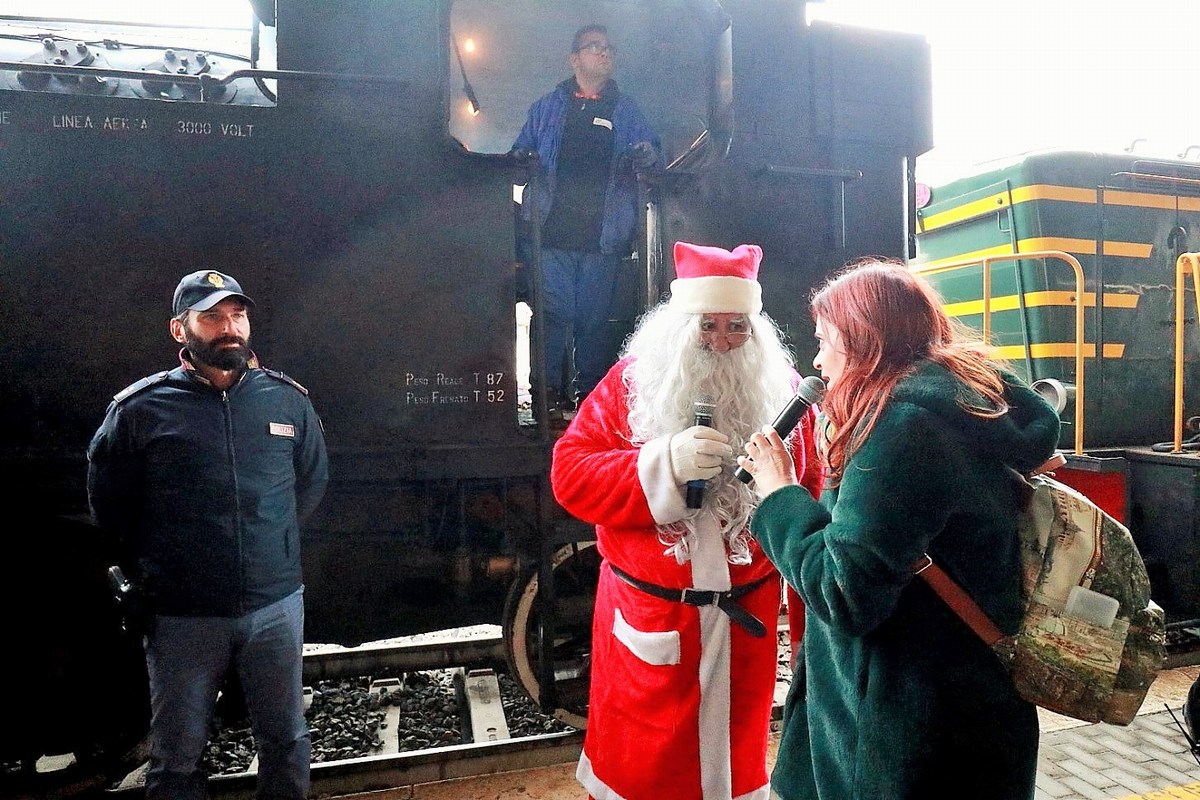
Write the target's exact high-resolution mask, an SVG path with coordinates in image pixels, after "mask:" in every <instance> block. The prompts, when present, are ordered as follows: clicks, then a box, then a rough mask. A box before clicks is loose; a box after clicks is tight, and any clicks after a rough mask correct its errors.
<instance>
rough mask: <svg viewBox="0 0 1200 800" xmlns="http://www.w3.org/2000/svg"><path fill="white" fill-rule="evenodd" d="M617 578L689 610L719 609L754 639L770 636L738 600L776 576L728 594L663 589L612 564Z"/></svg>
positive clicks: (610, 565) (744, 585)
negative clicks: (692, 608)
mask: <svg viewBox="0 0 1200 800" xmlns="http://www.w3.org/2000/svg"><path fill="white" fill-rule="evenodd" d="M608 566H609V567H610V568H611V569H612V571H613V574H614V575H616V576H617V577H618V578H620V579H621V580H623V581H625V582H626V583H628V584H629V585H630V586H632V587H633V588H635V589H638V590H640V591H643V592H645V593H646V594H648V595H653V596H654V597H658V598H660V599H662V600H671V601H673V602H676V603H683V604H684V605H688V606H716V607H717V608H719V609H721V610H722V611H724V612H725V613H726V614H728V615H729V618H730V619H731V620H733V621H734V622H736V623H737V624H738V625H741V626H742V627H743V628H745V629H746V630H747V631H748V632H749V633H750V635H751V636H755V637H758V638H760V639H761V638H762V637H764V636H766V635H767V626H766V625H764V624H763V623H762V620H760V619H759V618H758V617H756V616H754V615H753V614H751V613H750V612H749V611H747V610H746V609H744V608H742V607H741V606H740V605H738V604H737V599H738V598H739V597H743V596H745V595H747V594H750V592H753V591H754V590H755V589H757V588H758V587H760V586H762V585H763V584H764V583H766V582H767V581H769V580H771V578H772V577H774V576H772V575H764V576H763V577H761V578H759V579H758V580H756V581H751V582H750V583H743V584H742V585H741V586H734V587H733V588H732V589H730V590H728V591H725V592H718V591H714V590H712V589H690V588H689V589H670V588H667V587H666V586H659V585H658V584H656V583H647V582H646V581H643V580H640V579H638V578H635V577H633V576H632V575H630V574H629V573H628V572H625V571H624V570H622V569H619V568H618V567H616V566H615V565H614V564H612V563H611V562H609V565H608Z"/></svg>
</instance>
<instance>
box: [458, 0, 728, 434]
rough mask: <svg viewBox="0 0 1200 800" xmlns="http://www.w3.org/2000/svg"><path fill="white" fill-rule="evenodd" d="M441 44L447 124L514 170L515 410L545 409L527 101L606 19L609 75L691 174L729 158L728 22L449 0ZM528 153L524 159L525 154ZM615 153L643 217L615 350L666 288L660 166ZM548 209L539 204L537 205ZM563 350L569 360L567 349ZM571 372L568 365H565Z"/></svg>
mask: <svg viewBox="0 0 1200 800" xmlns="http://www.w3.org/2000/svg"><path fill="white" fill-rule="evenodd" d="M448 16H449V31H448V36H449V42H448V44H447V46H446V48H445V51H446V52H445V62H444V70H445V75H446V86H447V87H448V88H447V93H446V120H447V131H448V133H449V135H450V137H451V138H452V139H453V141H454V142H455V143H456V144H457V145H459V146H461V147H462V148H463V149H464V150H466V151H467V152H468V153H471V154H478V155H479V156H481V157H483V158H484V159H488V158H489V157H490V159H493V160H499V161H502V162H505V163H507V165H508V166H510V167H516V169H515V170H514V177H513V183H514V186H513V210H514V242H513V248H514V254H513V259H512V264H513V272H514V290H515V296H516V301H517V311H516V319H515V325H516V330H517V365H516V366H517V391H518V400H519V402H518V419H519V421H520V422H521V423H522V425H528V424H531V423H533V422H534V420H535V419H538V418H540V419H545V416H544V415H542V414H541V413H535V412H534V406H536V407H537V408H538V410H539V411H540V410H543V409H542V406H541V405H540V404H541V403H542V402H544V397H545V395H544V393H542V392H539V393H538V395H537V396H535V395H533V394H532V393H531V391H532V389H533V388H534V387H539V386H541V384H542V381H541V376H542V375H543V374H544V371H545V366H544V365H545V358H544V356H543V355H542V354H541V352H540V350H539V347H538V338H539V336H538V334H539V331H540V330H541V319H540V312H541V306H542V303H541V302H540V298H541V296H542V285H541V280H540V267H539V265H540V263H541V240H540V228H539V225H540V223H541V218H540V216H541V215H539V214H531V213H528V212H527V211H524V212H523V210H522V202H523V201H525V200H527V199H529V197H530V196H531V195H532V192H531V191H530V190H529V189H530V186H531V185H532V184H533V183H534V182H536V181H539V180H549V181H552V180H553V176H552V175H547V174H546V173H545V170H544V169H543V165H542V164H540V163H539V162H538V158H537V157H536V154H530V153H525V154H518V153H516V152H514V151H513V147H514V142H515V141H516V139H517V136H518V133H519V132H520V131H521V129H522V127H523V125H524V124H525V121H526V114H527V111H528V109H529V108H530V106H531V105H532V104H533V103H534V102H535V101H536V100H537V99H538V98H540V97H542V96H543V95H545V94H547V93H548V92H550V91H551V90H552V89H553V88H554V87H555V86H556V85H557V84H559V83H560V82H561V81H563V80H565V79H568V78H570V77H571V70H570V66H569V61H568V59H569V55H570V53H569V51H570V46H571V41H572V38H573V36H574V34H575V32H576V30H578V29H579V28H580V27H582V26H583V25H587V24H592V23H596V24H601V25H604V26H605V27H606V28H607V30H608V36H609V39H610V42H611V43H612V44H613V46H614V47H615V48H616V50H615V52H614V53H613V58H614V60H615V73H614V76H613V78H614V80H615V81H616V83H617V85H618V87H619V90H620V92H621V94H622V95H625V96H627V97H630V98H632V99H633V100H634V101H635V103H636V104H637V105H638V107H639V108H640V110H641V111H642V113H643V114H644V115H645V117H646V118H647V120H648V121H649V123H650V125H651V127H652V128H653V129H654V131H655V133H656V134H657V135H658V137H659V139H660V140H661V142H662V156H663V159H664V160H663V162H662V163H664V164H668V165H669V169H668V171H670V172H674V173H686V172H689V171H697V170H702V169H704V168H706V167H707V166H709V165H711V164H712V163H713V162H714V161H715V160H718V159H720V158H721V157H723V156H724V152H725V150H726V149H727V147H728V143H729V138H730V131H731V129H732V97H731V94H730V89H729V87H730V85H731V76H730V66H731V57H730V41H731V40H730V22H729V17H728V15H727V14H726V13H725V12H724V10H723V9H722V8H721V6H720V4H719V3H717V2H714V1H713V0H646V1H645V2H635V3H619V4H618V3H611V2H585V3H572V4H562V3H550V2H545V0H516V1H515V2H496V0H455V1H454V2H453V3H452V4H451V5H450V8H449V15H448ZM522 156H523V157H522ZM628 162H629V159H628V158H627V157H623V156H622V154H614V169H616V170H623V171H624V174H626V175H627V177H630V178H632V179H635V180H636V181H637V184H638V194H639V199H638V207H639V214H638V224H637V228H636V230H635V232H634V235H633V237H632V239H631V241H630V242H628V246H627V247H626V248H625V250H624V251H623V252H622V256H623V258H622V261H621V266H620V269H619V273H618V278H617V281H616V285H615V286H614V287H613V291H612V297H611V298H610V302H609V312H608V314H607V323H608V324H607V326H606V329H607V330H606V332H607V338H608V340H609V344H610V345H611V349H612V350H613V351H614V352H615V351H616V350H617V349H619V347H620V345H621V343H622V342H623V341H624V339H625V338H626V337H627V336H628V334H629V333H631V332H632V329H633V326H634V324H635V322H636V320H637V318H638V317H639V316H640V314H641V313H642V312H643V311H645V310H646V309H647V308H648V307H650V306H651V305H653V304H654V303H655V302H657V301H658V299H659V298H660V296H661V294H662V290H663V288H664V286H665V281H664V279H663V275H662V267H661V263H662V253H661V244H660V242H659V238H658V232H659V231H660V230H661V229H662V222H661V221H660V220H659V219H658V205H657V203H656V198H655V194H656V191H657V185H658V183H659V179H660V177H661V172H662V171H661V169H656V170H655V171H654V172H647V173H637V174H636V175H635V173H634V171H633V169H632V167H631V166H630V164H629V163H628ZM542 212H543V213H544V212H545V209H542ZM567 358H568V359H569V358H570V354H569V353H568V355H567ZM566 366H567V370H568V372H570V367H571V365H570V363H568V364H567V365H566Z"/></svg>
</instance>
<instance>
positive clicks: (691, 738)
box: [551, 242, 819, 800]
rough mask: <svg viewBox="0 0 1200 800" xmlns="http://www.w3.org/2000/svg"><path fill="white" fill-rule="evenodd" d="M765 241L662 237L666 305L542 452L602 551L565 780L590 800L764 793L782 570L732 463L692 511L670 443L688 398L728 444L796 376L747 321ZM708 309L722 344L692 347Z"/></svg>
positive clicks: (757, 298)
mask: <svg viewBox="0 0 1200 800" xmlns="http://www.w3.org/2000/svg"><path fill="white" fill-rule="evenodd" d="M761 257H762V251H761V250H759V248H757V247H755V246H753V245H742V246H741V247H738V248H737V249H735V250H734V251H732V252H730V251H727V250H723V249H721V248H715V247H700V246H696V245H689V244H686V243H682V242H681V243H678V244H676V246H675V268H676V275H677V276H678V278H677V280H675V281H674V282H673V283H672V286H671V289H672V296H671V300H670V302H669V303H667V304H664V305H663V306H660V307H658V308H656V309H654V310H652V311H651V312H650V313H649V314H648V315H647V317H646V318H645V319H644V320H643V321H642V323H641V324H640V325H639V329H638V331H637V332H636V333H635V334H634V336H633V337H632V338H631V340H630V344H629V345H628V347H627V350H626V354H625V356H624V357H623V358H622V360H621V361H620V362H618V363H617V364H616V366H614V367H613V368H612V369H611V370H610V371H609V372H608V374H607V376H606V377H605V378H604V379H603V380H602V381H601V383H600V384H599V385H598V386H597V387H596V389H595V390H593V391H592V392H591V394H589V396H588V398H587V400H586V401H585V402H584V404H583V405H582V406H581V408H580V409H579V413H578V414H577V416H576V417H575V419H574V420H573V422H572V423H571V426H570V427H569V428H568V429H567V431H566V433H565V434H564V435H563V437H562V438H561V439H560V440H559V442H558V444H557V445H556V447H555V450H554V461H553V467H552V470H551V482H552V485H553V488H554V493H555V496H556V498H557V499H558V501H559V502H560V503H561V504H562V505H563V507H564V508H565V509H566V510H567V511H569V512H570V513H571V514H573V515H574V516H576V517H578V518H579V519H582V520H584V521H586V522H590V523H593V524H595V525H596V536H597V546H598V548H599V551H600V554H601V556H602V557H603V559H604V560H603V563H602V565H601V570H600V582H599V586H598V588H597V595H596V605H595V614H594V618H593V627H592V677H591V695H590V703H589V710H588V730H587V734H586V740H585V744H584V749H583V754H582V756H581V757H580V762H579V768H578V771H577V776H578V778H579V781H580V782H581V783H582V784H583V786H584V787H585V788H586V789H587V790H588V792H589V794H590V795H591V796H592V797H594V798H596V800H661V799H662V798H672V800H767V798H768V796H769V787H768V776H767V765H766V749H767V736H768V726H769V723H770V715H771V706H772V701H773V695H774V690H775V677H776V662H777V621H778V616H779V609H780V588H781V587H780V579H779V576H778V573H777V572H776V571H775V568H774V567H773V566H772V565H771V564H770V562H768V561H767V559H766V557H765V556H764V555H763V553H762V551H761V549H760V548H759V546H758V543H757V542H756V541H754V540H753V539H752V538H750V536H749V532H748V530H747V528H748V521H749V518H750V515H751V514H752V512H753V508H754V503H755V498H754V495H753V492H752V490H751V489H750V488H749V487H746V486H745V485H743V484H741V483H740V482H739V481H737V480H736V478H734V477H733V468H734V466H735V465H734V463H733V459H732V458H730V459H729V463H728V465H727V466H726V467H725V468H724V469H723V470H722V471H721V473H720V474H719V475H718V476H716V477H714V478H712V479H711V480H709V481H707V483H706V485H705V489H704V497H703V504H702V505H701V507H700V508H698V509H689V508H688V507H687V504H686V502H685V496H686V495H685V487H684V486H683V485H681V483H680V482H679V481H678V480H677V478H678V469H673V465H672V448H671V440H672V436H673V435H675V434H678V433H680V432H682V431H684V430H685V429H687V428H689V426H691V425H692V424H693V422H694V420H693V418H692V417H693V413H694V412H693V402H694V400H696V398H698V397H702V396H703V397H707V398H710V399H711V400H712V405H713V407H714V414H713V421H712V427H713V428H715V429H717V430H718V431H720V432H721V433H723V434H725V435H726V436H728V437H729V440H730V444H731V445H732V450H733V452H740V451H741V448H742V446H743V444H744V442H745V440H746V439H748V438H749V436H750V435H751V434H752V433H754V432H755V431H757V430H759V429H761V427H762V426H763V425H765V424H768V423H770V421H771V420H772V419H773V418H774V416H775V412H777V411H778V410H779V409H780V408H782V407H783V405H784V404H785V403H786V402H787V401H788V400H789V399H790V398H791V396H792V393H793V391H794V388H795V384H796V381H797V380H798V377H797V375H796V373H795V371H794V370H793V369H792V368H791V359H790V356H788V354H787V352H786V350H785V349H784V348H783V347H782V345H781V344H780V343H779V338H778V333H777V332H776V329H775V327H774V325H773V324H772V323H771V322H770V320H769V319H767V318H766V317H765V316H762V315H761V310H762V301H761V289H760V287H759V284H758V282H757V273H758V266H759V262H760V260H761ZM706 314H709V315H711V314H737V315H744V317H745V320H746V321H747V322H748V323H749V324H751V325H752V329H753V332H752V335H751V336H749V337H748V339H743V340H742V341H743V342H744V344H742V345H740V346H737V347H736V349H731V350H729V351H728V352H719V353H718V352H712V351H711V350H708V349H706V347H705V346H704V345H703V344H702V343H701V335H700V330H701V328H700V321H701V319H702V317H703V315H706ZM813 419H814V416H813V414H812V413H811V412H810V413H809V414H806V415H805V416H804V417H803V418H802V420H801V423H800V425H798V426H797V429H796V431H795V432H794V433H793V434H792V436H791V437H790V440H789V441H790V442H791V445H792V452H793V457H794V460H795V463H796V468H797V473H798V475H800V476H801V480H802V483H804V485H806V486H808V487H809V488H810V490H811V489H813V488H815V486H816V485H817V483H818V481H819V473H818V472H817V466H816V465H817V459H816V456H815V452H814V451H813V447H812V441H813V439H812V424H813Z"/></svg>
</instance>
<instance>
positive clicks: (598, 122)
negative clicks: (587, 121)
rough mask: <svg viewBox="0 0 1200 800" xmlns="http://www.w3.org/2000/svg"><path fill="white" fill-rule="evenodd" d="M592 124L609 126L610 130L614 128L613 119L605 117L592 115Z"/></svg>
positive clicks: (602, 126)
mask: <svg viewBox="0 0 1200 800" xmlns="http://www.w3.org/2000/svg"><path fill="white" fill-rule="evenodd" d="M592 124H593V125H599V126H600V127H601V128H608V129H609V130H610V131H611V130H612V129H613V126H612V120H611V119H605V118H604V117H592Z"/></svg>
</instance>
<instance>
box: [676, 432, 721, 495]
mask: <svg viewBox="0 0 1200 800" xmlns="http://www.w3.org/2000/svg"><path fill="white" fill-rule="evenodd" d="M732 457H733V448H732V447H730V446H729V437H728V436H726V435H725V434H723V433H721V432H720V431H718V430H714V429H712V428H709V427H707V426H705V425H693V426H692V427H690V428H688V429H687V430H686V431H681V432H679V433H677V434H675V435H674V436H672V437H671V474H672V476H673V477H674V478H675V483H676V484H677V485H680V486H682V485H683V484H685V483H687V482H688V481H701V480H705V481H706V480H708V479H709V478H711V477H713V476H714V475H716V474H717V473H719V472H720V471H721V464H722V463H723V461H724V460H725V459H729V458H732Z"/></svg>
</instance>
